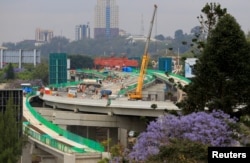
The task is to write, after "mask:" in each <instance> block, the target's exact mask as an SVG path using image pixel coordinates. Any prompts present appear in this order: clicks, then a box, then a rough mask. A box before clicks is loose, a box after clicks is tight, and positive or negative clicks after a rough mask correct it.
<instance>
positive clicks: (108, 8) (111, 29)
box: [94, 0, 119, 38]
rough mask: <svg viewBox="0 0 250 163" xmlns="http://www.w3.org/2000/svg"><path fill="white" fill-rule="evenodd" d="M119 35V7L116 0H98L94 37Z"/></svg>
mask: <svg viewBox="0 0 250 163" xmlns="http://www.w3.org/2000/svg"><path fill="white" fill-rule="evenodd" d="M118 35H119V8H118V6H117V5H116V0H97V5H96V6H95V26H94V38H98V37H106V38H111V37H116V36H118Z"/></svg>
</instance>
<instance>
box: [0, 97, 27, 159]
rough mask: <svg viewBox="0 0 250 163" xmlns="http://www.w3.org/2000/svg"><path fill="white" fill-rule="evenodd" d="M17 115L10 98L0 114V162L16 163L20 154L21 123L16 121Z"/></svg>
mask: <svg viewBox="0 0 250 163" xmlns="http://www.w3.org/2000/svg"><path fill="white" fill-rule="evenodd" d="M18 114H19V113H18V112H17V111H16V107H15V106H13V98H10V99H9V100H8V102H7V105H6V110H5V111H3V110H1V113H0V140H1V141H0V151H1V152H0V162H6V163H14V162H17V161H18V160H19V158H20V156H21V154H22V146H23V144H24V139H23V138H22V137H21V136H20V131H21V128H22V122H19V123H17V121H16V117H17V116H18Z"/></svg>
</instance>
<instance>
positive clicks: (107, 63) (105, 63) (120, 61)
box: [94, 57, 138, 67]
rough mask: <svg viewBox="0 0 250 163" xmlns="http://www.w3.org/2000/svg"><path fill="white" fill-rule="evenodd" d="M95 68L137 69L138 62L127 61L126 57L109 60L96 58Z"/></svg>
mask: <svg viewBox="0 0 250 163" xmlns="http://www.w3.org/2000/svg"><path fill="white" fill-rule="evenodd" d="M94 64H95V66H101V67H116V66H119V67H125V66H126V67H127V66H131V67H138V61H137V60H134V59H131V60H130V59H128V58H126V57H120V58H119V57H110V58H96V59H95V60H94Z"/></svg>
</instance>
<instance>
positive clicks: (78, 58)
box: [69, 55, 94, 69]
mask: <svg viewBox="0 0 250 163" xmlns="http://www.w3.org/2000/svg"><path fill="white" fill-rule="evenodd" d="M69 58H70V65H71V68H74V69H79V68H80V69H81V68H93V67H94V60H93V59H92V58H91V57H89V56H84V55H70V56H69Z"/></svg>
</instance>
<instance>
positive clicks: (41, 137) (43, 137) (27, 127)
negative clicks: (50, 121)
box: [23, 122, 86, 153]
mask: <svg viewBox="0 0 250 163" xmlns="http://www.w3.org/2000/svg"><path fill="white" fill-rule="evenodd" d="M23 131H24V133H25V134H26V135H29V136H31V137H32V138H34V139H36V140H38V141H40V142H42V143H44V144H46V145H49V146H51V147H53V148H56V149H58V150H60V151H63V152H65V153H74V152H77V153H85V152H86V151H85V150H84V149H83V148H78V147H74V146H71V145H69V144H66V143H63V142H60V141H57V140H56V139H54V138H52V137H50V136H49V135H48V134H42V133H39V132H37V131H35V130H32V128H31V124H30V123H29V122H23Z"/></svg>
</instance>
